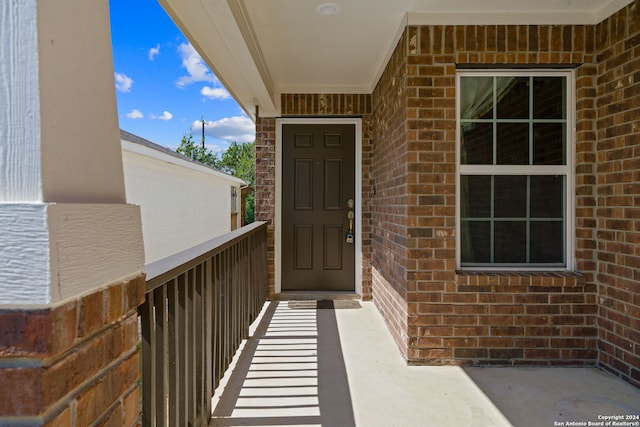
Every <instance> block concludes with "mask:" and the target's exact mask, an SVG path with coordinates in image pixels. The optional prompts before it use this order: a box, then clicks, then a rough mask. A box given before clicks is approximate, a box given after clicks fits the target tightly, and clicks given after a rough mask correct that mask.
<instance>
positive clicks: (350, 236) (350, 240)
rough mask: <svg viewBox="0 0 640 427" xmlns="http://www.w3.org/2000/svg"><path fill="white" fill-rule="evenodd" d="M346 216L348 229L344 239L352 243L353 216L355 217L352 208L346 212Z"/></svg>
mask: <svg viewBox="0 0 640 427" xmlns="http://www.w3.org/2000/svg"><path fill="white" fill-rule="evenodd" d="M350 201H351V200H350ZM347 218H348V219H349V231H347V236H346V238H345V241H346V242H347V243H353V218H355V215H354V214H353V211H352V210H350V211H349V212H348V213H347Z"/></svg>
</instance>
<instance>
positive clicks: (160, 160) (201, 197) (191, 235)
mask: <svg viewBox="0 0 640 427" xmlns="http://www.w3.org/2000/svg"><path fill="white" fill-rule="evenodd" d="M122 148H123V150H122V159H123V165H124V176H125V188H126V193H127V202H128V203H134V204H137V205H140V210H141V216H142V233H143V238H144V249H145V264H150V263H152V262H154V261H157V260H159V259H162V258H164V257H166V256H169V255H172V254H175V253H177V252H180V251H182V250H185V249H188V248H190V247H193V246H195V245H197V244H200V243H203V242H205V241H207V240H210V239H212V238H214V237H216V236H219V235H221V234H224V233H227V232H229V231H231V188H232V187H236V188H237V190H236V191H237V192H238V194H239V193H240V191H239V188H240V186H241V184H242V181H241V180H239V179H237V178H234V177H232V176H229V175H226V174H223V173H221V172H217V171H215V170H212V169H210V168H207V167H204V166H201V165H198V164H195V163H193V162H190V161H188V160H183V159H179V158H176V157H174V156H172V155H169V154H167V153H164V152H162V151H157V150H154V149H153V148H149V147H146V146H142V145H139V144H135V143H132V142H129V141H126V140H122Z"/></svg>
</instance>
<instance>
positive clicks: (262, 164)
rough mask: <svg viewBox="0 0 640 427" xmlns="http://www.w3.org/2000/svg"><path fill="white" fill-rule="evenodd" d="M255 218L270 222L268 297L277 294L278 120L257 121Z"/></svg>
mask: <svg viewBox="0 0 640 427" xmlns="http://www.w3.org/2000/svg"><path fill="white" fill-rule="evenodd" d="M254 209H255V211H254V212H255V214H254V215H255V220H256V221H267V222H269V225H268V226H267V259H268V262H269V265H268V275H269V298H270V299H272V300H273V298H274V294H275V287H274V282H275V237H274V229H275V227H274V224H275V223H274V222H273V220H274V218H275V216H276V119H274V118H271V117H269V118H262V117H260V118H258V119H257V120H256V188H255V208H254Z"/></svg>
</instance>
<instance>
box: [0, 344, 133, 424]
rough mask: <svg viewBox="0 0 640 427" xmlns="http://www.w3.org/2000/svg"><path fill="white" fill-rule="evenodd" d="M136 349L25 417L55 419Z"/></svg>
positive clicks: (45, 421) (42, 420) (119, 397)
mask: <svg viewBox="0 0 640 427" xmlns="http://www.w3.org/2000/svg"><path fill="white" fill-rule="evenodd" d="M138 351H139V350H138V348H137V346H135V347H133V348H132V349H131V350H129V351H126V352H124V353H122V354H120V356H119V357H118V358H117V359H115V360H113V361H112V362H111V363H109V364H108V365H107V366H105V367H104V368H102V369H101V370H100V371H98V372H96V373H95V374H93V375H92V376H91V377H90V378H88V379H87V380H85V381H84V382H82V383H80V384H78V386H76V388H75V389H73V390H72V391H70V392H69V393H67V394H66V395H65V396H63V397H61V398H60V399H58V401H57V402H55V403H53V404H52V405H51V406H49V408H47V410H46V411H45V412H43V413H42V414H40V416H38V417H27V418H29V419H33V420H39V421H41V422H43V423H47V422H49V421H52V420H53V419H55V417H57V416H58V415H60V414H61V413H62V412H63V411H64V410H65V408H67V407H68V406H69V404H70V403H71V402H73V401H75V400H76V399H77V398H78V397H79V396H80V395H81V394H82V393H84V392H85V391H87V390H89V389H90V388H91V386H93V385H94V384H96V383H97V380H99V379H100V378H103V377H105V376H106V375H107V374H108V373H109V371H111V370H114V369H117V367H118V366H119V365H121V364H122V363H123V362H124V361H125V360H127V359H129V358H130V357H131V356H133V355H134V354H135V353H137V352H138ZM132 387H137V384H134V385H132V386H131V387H130V388H132ZM127 394H128V393H122V394H120V395H119V396H118V399H117V400H116V401H114V404H115V403H116V402H120V400H121V398H122V396H125V395H127ZM111 406H113V405H111ZM111 406H109V407H111ZM38 425H40V424H38ZM0 427H2V424H0Z"/></svg>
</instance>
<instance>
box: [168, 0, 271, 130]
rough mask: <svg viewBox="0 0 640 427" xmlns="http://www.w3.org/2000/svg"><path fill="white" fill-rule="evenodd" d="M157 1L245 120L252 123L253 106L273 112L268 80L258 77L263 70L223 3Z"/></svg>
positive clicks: (217, 0)
mask: <svg viewBox="0 0 640 427" xmlns="http://www.w3.org/2000/svg"><path fill="white" fill-rule="evenodd" d="M158 1H159V3H160V4H161V5H162V7H163V8H164V9H165V11H166V12H167V14H168V15H169V16H170V17H171V19H172V20H173V21H174V23H175V24H176V25H177V26H178V27H179V28H180V30H181V31H182V33H183V34H184V35H185V37H187V39H189V41H190V42H191V44H192V45H193V47H194V48H195V49H196V50H197V51H198V53H199V54H200V56H202V58H203V59H204V61H205V62H206V63H207V65H208V66H209V67H210V68H211V69H212V70H213V72H214V73H215V75H216V77H217V78H218V79H219V80H220V82H221V83H222V84H223V85H224V87H225V88H226V89H227V90H228V91H229V93H231V95H232V96H233V97H234V99H235V100H236V101H237V102H238V104H240V106H241V107H242V108H243V110H244V111H245V112H246V113H247V115H249V117H251V118H252V119H253V120H255V118H256V117H255V106H256V105H258V106H260V111H261V112H264V113H272V114H273V113H275V112H276V110H277V106H276V102H275V100H274V92H273V85H272V83H271V78H270V76H269V75H268V74H267V75H266V76H265V75H263V74H262V72H264V71H265V70H266V68H265V69H263V68H261V65H260V64H259V63H256V61H255V58H254V57H253V55H252V52H251V49H250V47H249V46H248V45H247V41H246V40H245V37H244V35H243V31H242V30H241V29H240V24H239V23H238V22H237V21H236V18H235V15H234V13H233V11H232V10H231V7H230V5H229V3H228V2H227V0H207V1H206V2H203V1H202V0H198V1H189V2H185V1H182V0H158ZM246 24H247V23H246V22H245V25H246ZM245 32H246V31H245ZM254 42H255V40H254ZM262 62H263V61H262ZM263 65H264V64H262V66H263Z"/></svg>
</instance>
